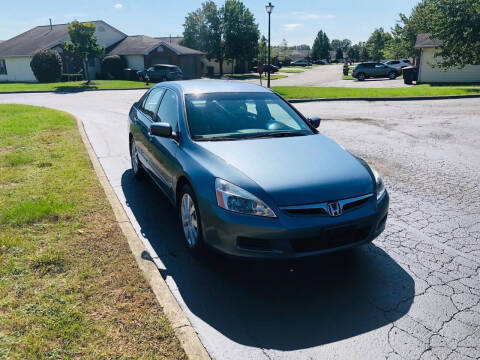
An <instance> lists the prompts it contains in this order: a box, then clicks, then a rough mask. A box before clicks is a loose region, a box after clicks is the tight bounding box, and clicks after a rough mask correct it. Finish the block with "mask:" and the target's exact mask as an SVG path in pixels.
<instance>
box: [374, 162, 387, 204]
mask: <svg viewBox="0 0 480 360" xmlns="http://www.w3.org/2000/svg"><path fill="white" fill-rule="evenodd" d="M371 169H372V172H373V176H375V188H376V189H377V200H379V199H380V198H381V197H382V196H383V194H385V184H384V183H383V180H382V177H381V176H380V174H379V173H378V172H377V170H375V169H374V168H371Z"/></svg>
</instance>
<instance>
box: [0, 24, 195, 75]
mask: <svg viewBox="0 0 480 360" xmlns="http://www.w3.org/2000/svg"><path fill="white" fill-rule="evenodd" d="M92 22H93V23H94V24H95V26H96V30H95V36H96V37H97V40H98V43H99V44H100V45H102V46H104V47H105V49H106V55H121V56H125V58H126V60H127V63H128V66H129V67H130V68H132V69H136V70H143V69H144V68H145V67H149V66H150V65H152V64H158V63H163V64H173V65H178V66H180V68H182V71H183V73H184V76H185V77H198V76H200V74H201V67H202V66H201V62H200V57H201V56H202V55H203V53H202V52H200V51H197V50H193V49H190V48H187V47H185V46H182V45H180V44H179V43H180V41H181V39H182V38H179V37H177V38H172V37H168V38H152V37H149V36H144V35H138V36H127V35H126V34H124V33H123V32H121V31H120V30H117V29H116V28H114V27H113V26H111V25H109V24H107V23H106V22H104V21H102V20H97V21H92ZM69 40H70V37H69V35H68V24H58V25H47V26H37V27H35V28H33V29H30V30H28V31H26V32H24V33H23V34H20V35H18V36H15V37H14V38H12V39H9V40H6V41H3V42H2V43H1V44H0V82H5V81H15V82H19V81H22V82H36V81H37V80H36V78H35V76H34V74H33V72H32V69H31V68H30V61H31V60H32V57H33V55H34V54H35V52H37V51H38V50H42V49H54V50H56V51H58V53H59V54H60V56H61V57H62V61H63V73H68V74H72V73H78V72H81V71H82V63H81V61H80V60H79V59H78V58H75V57H73V56H71V54H69V53H68V52H66V51H65V50H64V48H63V44H64V42H66V41H69ZM88 67H89V69H88V70H89V73H90V76H91V77H92V78H95V76H96V74H99V73H100V72H101V66H100V60H99V59H90V60H89V61H88Z"/></svg>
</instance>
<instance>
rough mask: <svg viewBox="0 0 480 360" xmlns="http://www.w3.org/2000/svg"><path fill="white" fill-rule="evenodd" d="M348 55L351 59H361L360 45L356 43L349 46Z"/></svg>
mask: <svg viewBox="0 0 480 360" xmlns="http://www.w3.org/2000/svg"><path fill="white" fill-rule="evenodd" d="M347 57H348V59H349V60H350V61H355V62H356V61H359V60H360V45H359V44H355V45H352V46H350V47H349V48H348V50H347Z"/></svg>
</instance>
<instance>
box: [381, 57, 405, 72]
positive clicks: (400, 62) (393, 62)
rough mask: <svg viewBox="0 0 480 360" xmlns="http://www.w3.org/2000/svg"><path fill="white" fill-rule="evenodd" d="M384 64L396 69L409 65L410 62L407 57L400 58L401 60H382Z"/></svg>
mask: <svg viewBox="0 0 480 360" xmlns="http://www.w3.org/2000/svg"><path fill="white" fill-rule="evenodd" d="M384 64H385V65H388V66H391V67H394V68H395V69H397V70H401V69H403V68H405V67H407V66H411V65H412V64H411V63H410V60H408V59H402V60H390V61H386V62H384Z"/></svg>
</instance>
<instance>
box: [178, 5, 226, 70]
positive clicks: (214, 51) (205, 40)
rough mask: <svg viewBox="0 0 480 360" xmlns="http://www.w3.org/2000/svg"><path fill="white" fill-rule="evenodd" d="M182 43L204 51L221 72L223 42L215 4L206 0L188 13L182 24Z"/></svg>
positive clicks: (223, 51)
mask: <svg viewBox="0 0 480 360" xmlns="http://www.w3.org/2000/svg"><path fill="white" fill-rule="evenodd" d="M183 26H184V31H183V41H182V45H184V46H187V47H190V48H192V49H196V50H200V51H203V52H205V56H206V58H207V59H208V60H212V59H213V60H215V61H217V62H218V63H219V65H220V73H221V74H223V61H224V58H225V44H224V40H223V36H222V28H223V24H222V18H221V13H220V11H219V9H218V8H217V5H215V3H214V2H213V1H206V2H204V3H203V4H202V7H201V8H199V9H197V10H195V11H193V12H191V13H189V14H188V15H187V17H186V18H185V23H184V24H183Z"/></svg>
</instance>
